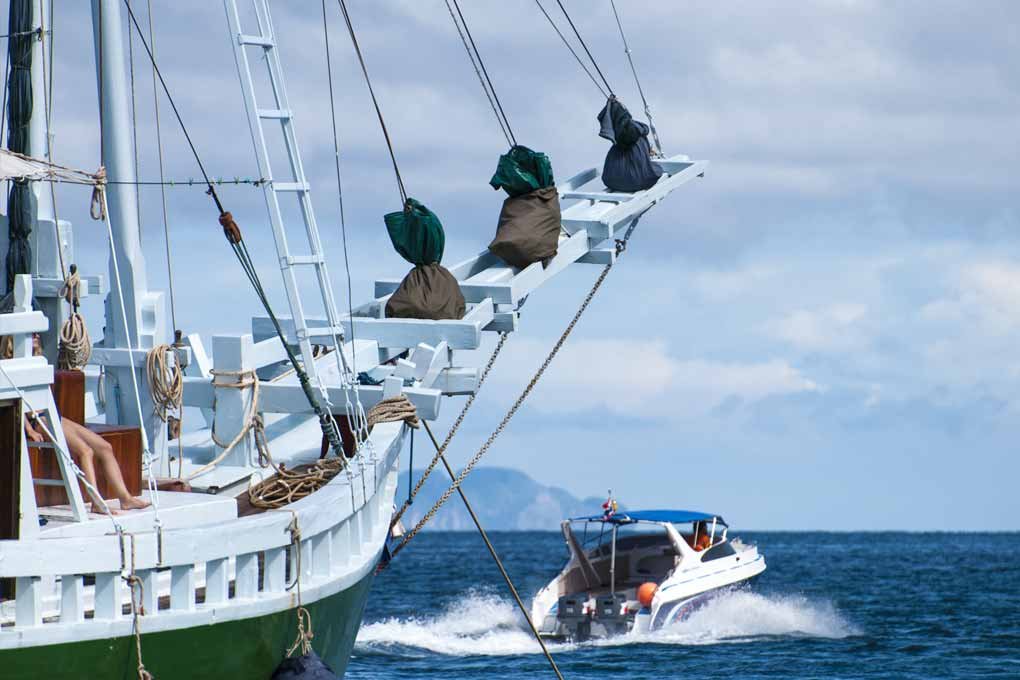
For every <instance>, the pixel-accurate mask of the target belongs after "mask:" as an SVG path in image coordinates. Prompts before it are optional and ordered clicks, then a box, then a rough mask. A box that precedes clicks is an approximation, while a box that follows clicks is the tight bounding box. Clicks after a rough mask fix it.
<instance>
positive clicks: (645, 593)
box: [637, 582, 659, 607]
mask: <svg viewBox="0 0 1020 680" xmlns="http://www.w3.org/2000/svg"><path fill="white" fill-rule="evenodd" d="M658 589H659V586H658V585H656V584H655V583H651V582H648V583H642V584H641V585H640V586H638V589H637V599H638V602H640V603H641V606H642V607H651V606H652V598H653V597H655V591H657V590H658Z"/></svg>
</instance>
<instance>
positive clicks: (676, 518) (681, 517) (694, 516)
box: [570, 510, 727, 526]
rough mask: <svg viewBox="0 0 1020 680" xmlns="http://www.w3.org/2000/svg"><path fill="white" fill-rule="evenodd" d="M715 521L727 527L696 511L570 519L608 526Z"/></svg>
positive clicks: (718, 520) (621, 514) (617, 514)
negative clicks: (607, 524)
mask: <svg viewBox="0 0 1020 680" xmlns="http://www.w3.org/2000/svg"><path fill="white" fill-rule="evenodd" d="M713 519H714V520H716V522H718V523H719V524H721V525H723V526H727V524H726V522H725V521H723V518H722V517H720V516H719V515H712V514H709V513H707V512H698V511H696V510H628V511H625V512H617V513H616V514H614V515H613V516H612V517H608V518H607V517H606V516H605V515H591V516H589V517H572V518H571V519H570V521H571V522H607V523H610V524H633V523H635V522H670V523H672V524H687V523H688V522H710V521H712V520H713Z"/></svg>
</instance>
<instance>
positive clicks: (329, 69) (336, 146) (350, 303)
mask: <svg viewBox="0 0 1020 680" xmlns="http://www.w3.org/2000/svg"><path fill="white" fill-rule="evenodd" d="M322 34H323V37H324V38H325V40H326V77H327V80H328V81H329V115H330V120H331V122H332V124H333V159H334V162H335V165H336V196H337V202H338V203H339V206H340V241H341V243H342V244H343V249H344V272H345V273H346V274H347V311H348V313H350V314H351V315H352V316H353V315H354V287H353V286H352V285H351V261H350V258H349V257H348V256H347V222H346V220H345V219H344V190H343V182H342V181H341V178H340V138H339V136H338V135H337V131H336V102H335V101H334V98H333V61H332V57H331V56H330V52H329V23H328V22H327V21H326V0H322ZM354 328H355V324H354V323H351V346H352V347H354V346H355V338H354ZM351 357H352V358H351V372H352V373H354V377H355V379H357V376H358V353H357V352H353V351H352V352H351ZM411 441H412V446H413V442H414V434H412V435H411Z"/></svg>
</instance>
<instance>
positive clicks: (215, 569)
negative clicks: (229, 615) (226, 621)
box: [205, 557, 230, 604]
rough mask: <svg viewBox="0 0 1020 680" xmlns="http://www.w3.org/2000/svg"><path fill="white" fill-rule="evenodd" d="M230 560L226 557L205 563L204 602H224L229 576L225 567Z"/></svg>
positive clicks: (226, 595) (227, 592) (226, 596)
mask: <svg viewBox="0 0 1020 680" xmlns="http://www.w3.org/2000/svg"><path fill="white" fill-rule="evenodd" d="M229 566H230V560H229V559H227V558H226V557H223V558H220V559H218V560H209V561H208V562H206V563H205V603H206V604H219V603H220V602H226V601H227V599H228V595H229V584H230V578H229V576H230V575H229V573H228V571H227V568H228V567H229Z"/></svg>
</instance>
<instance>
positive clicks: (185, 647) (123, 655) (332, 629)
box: [0, 572, 374, 680]
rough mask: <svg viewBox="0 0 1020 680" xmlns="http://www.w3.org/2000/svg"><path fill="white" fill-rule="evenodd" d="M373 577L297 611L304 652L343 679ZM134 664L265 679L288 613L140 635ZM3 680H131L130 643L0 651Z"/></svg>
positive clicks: (290, 634) (290, 639) (288, 628)
mask: <svg viewBox="0 0 1020 680" xmlns="http://www.w3.org/2000/svg"><path fill="white" fill-rule="evenodd" d="M373 576H374V573H373V572H370V573H369V574H368V575H367V576H365V577H364V578H363V579H362V580H361V581H359V582H358V583H356V584H355V585H353V586H351V587H350V588H347V589H346V590H342V591H340V592H338V593H335V594H333V595H330V596H329V597H325V598H323V599H321V600H319V601H317V602H314V603H309V604H306V605H305V608H306V609H308V611H309V613H310V614H311V616H312V626H313V631H314V635H315V637H314V639H313V640H312V646H313V647H314V648H315V651H316V652H317V653H318V654H319V656H320V657H322V659H323V660H324V661H325V662H326V663H327V664H329V666H330V667H331V668H332V669H333V671H334V672H336V674H337V675H338V676H341V677H342V676H343V674H344V671H345V670H346V668H347V661H348V660H349V659H350V656H351V650H352V649H353V647H354V640H355V638H356V637H357V634H358V627H359V626H360V624H361V617H362V614H363V613H364V609H365V601H366V600H367V599H368V591H369V588H370V587H371V585H372V579H373ZM144 625H145V620H144V618H143V619H142V626H143V627H142V630H143V634H142V659H143V660H144V661H145V668H146V669H147V670H148V671H149V672H150V673H152V676H153V678H154V679H155V680H178V679H187V680H206V679H209V680H234V679H235V678H236V679H238V680H240V679H244V680H262V679H263V678H266V679H268V678H269V677H270V676H271V675H272V674H273V670H274V669H275V668H276V666H277V665H278V664H279V663H280V661H282V660H283V658H284V657H285V656H286V653H287V649H288V648H289V647H290V646H291V645H292V644H293V643H294V639H295V637H296V635H297V624H296V617H295V613H294V611H293V610H288V611H282V612H277V613H275V614H269V615H266V616H259V617H254V618H250V619H240V620H236V621H224V622H222V623H216V624H213V625H208V626H197V627H194V628H184V629H180V630H169V631H162V632H155V633H149V634H145V633H144V630H145V628H144ZM0 677H3V678H4V679H5V680H39V679H40V678H46V680H65V679H66V680H81V678H90V679H95V680H133V679H135V678H137V677H138V657H137V654H136V652H135V639H134V637H133V636H128V637H120V638H113V639H102V640H89V641H83V642H71V643H66V644H59V645H41V646H36V647H22V648H19V649H5V650H0Z"/></svg>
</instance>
